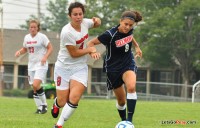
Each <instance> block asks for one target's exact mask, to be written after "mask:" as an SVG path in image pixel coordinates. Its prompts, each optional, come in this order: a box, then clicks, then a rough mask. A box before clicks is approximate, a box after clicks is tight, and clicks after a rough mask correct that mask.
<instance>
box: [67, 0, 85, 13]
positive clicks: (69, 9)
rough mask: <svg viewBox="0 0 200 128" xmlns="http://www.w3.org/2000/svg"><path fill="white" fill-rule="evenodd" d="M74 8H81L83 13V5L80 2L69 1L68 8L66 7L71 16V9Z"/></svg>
mask: <svg viewBox="0 0 200 128" xmlns="http://www.w3.org/2000/svg"><path fill="white" fill-rule="evenodd" d="M74 8H81V9H82V11H83V14H84V13H85V7H84V5H83V4H82V3H80V2H74V3H71V4H70V5H69V8H68V15H69V16H71V13H72V9H74Z"/></svg>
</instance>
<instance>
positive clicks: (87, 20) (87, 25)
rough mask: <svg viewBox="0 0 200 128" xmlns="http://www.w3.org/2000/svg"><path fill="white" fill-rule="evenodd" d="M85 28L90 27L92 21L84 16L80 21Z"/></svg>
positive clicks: (92, 24) (92, 23)
mask: <svg viewBox="0 0 200 128" xmlns="http://www.w3.org/2000/svg"><path fill="white" fill-rule="evenodd" d="M82 23H83V24H84V25H85V26H86V27H87V28H92V27H93V26H94V22H93V20H92V19H87V18H84V19H83V22H82Z"/></svg>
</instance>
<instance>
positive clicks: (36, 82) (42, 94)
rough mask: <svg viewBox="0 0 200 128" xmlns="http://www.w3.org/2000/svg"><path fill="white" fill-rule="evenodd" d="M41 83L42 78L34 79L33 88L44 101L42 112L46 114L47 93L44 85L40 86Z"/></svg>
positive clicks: (42, 101)
mask: <svg viewBox="0 0 200 128" xmlns="http://www.w3.org/2000/svg"><path fill="white" fill-rule="evenodd" d="M41 83H42V81H41V80H40V79H34V81H33V88H34V90H36V93H37V95H38V97H39V99H40V101H41V103H42V110H41V114H44V113H46V112H47V102H46V95H45V92H44V90H43V87H41V86H40V85H41Z"/></svg>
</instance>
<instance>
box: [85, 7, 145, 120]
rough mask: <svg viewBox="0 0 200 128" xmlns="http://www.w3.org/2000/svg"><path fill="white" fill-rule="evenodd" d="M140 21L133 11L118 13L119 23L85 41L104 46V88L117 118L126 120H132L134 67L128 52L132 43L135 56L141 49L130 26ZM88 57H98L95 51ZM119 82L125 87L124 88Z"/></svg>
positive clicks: (134, 103) (134, 102)
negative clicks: (111, 93) (110, 93)
mask: <svg viewBox="0 0 200 128" xmlns="http://www.w3.org/2000/svg"><path fill="white" fill-rule="evenodd" d="M141 20H142V16H141V15H140V13H138V12H137V11H125V12H124V13H123V14H122V16H121V19H120V23H119V25H117V26H115V27H113V28H111V29H109V30H107V31H106V32H104V33H103V34H101V35H100V36H98V37H97V38H94V39H92V40H91V41H89V42H88V46H94V45H97V44H100V43H102V44H103V45H105V46H106V49H107V51H106V57H105V59H104V65H103V70H104V72H106V73H107V87H108V90H111V89H112V90H113V91H114V93H115V96H116V99H117V104H116V107H117V109H118V112H119V115H120V117H121V120H128V121H130V122H132V117H133V114H134V110H135V105H136V100H137V95H136V72H137V66H136V64H135V60H134V59H135V58H134V57H133V53H132V51H131V47H132V45H134V46H135V48H136V54H135V57H138V56H139V57H142V51H141V49H140V47H139V45H138V43H137V42H136V40H135V39H134V37H133V27H134V26H135V25H136V24H137V23H138V22H139V21H141ZM91 56H93V58H96V59H98V58H99V54H96V53H92V54H91ZM123 85H125V86H126V89H127V90H125V87H124V86H123ZM126 92H127V94H126ZM126 102H127V109H128V116H127V117H126Z"/></svg>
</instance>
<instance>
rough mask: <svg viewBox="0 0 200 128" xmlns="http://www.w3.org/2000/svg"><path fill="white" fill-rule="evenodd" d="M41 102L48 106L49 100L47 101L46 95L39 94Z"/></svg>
mask: <svg viewBox="0 0 200 128" xmlns="http://www.w3.org/2000/svg"><path fill="white" fill-rule="evenodd" d="M38 96H39V98H40V100H41V102H42V105H46V106H47V100H46V95H45V93H42V94H38Z"/></svg>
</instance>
